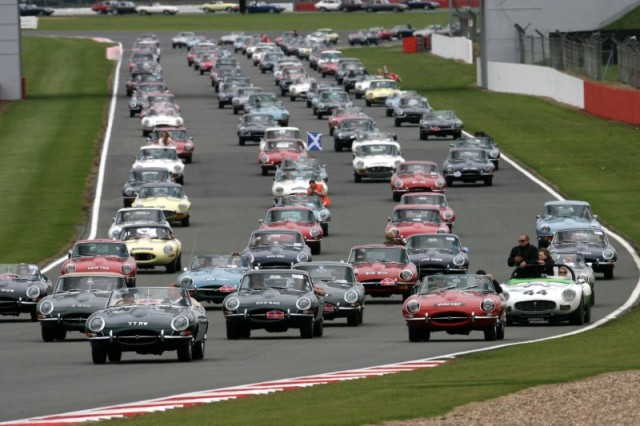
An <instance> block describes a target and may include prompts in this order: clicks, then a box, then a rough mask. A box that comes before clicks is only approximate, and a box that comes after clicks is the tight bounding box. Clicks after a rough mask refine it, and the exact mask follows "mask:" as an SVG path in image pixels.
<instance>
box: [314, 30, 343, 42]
mask: <svg viewBox="0 0 640 426" xmlns="http://www.w3.org/2000/svg"><path fill="white" fill-rule="evenodd" d="M316 31H317V32H319V33H324V34H326V37H327V40H328V41H329V43H333V44H338V41H339V40H340V34H338V33H337V31H335V30H332V29H331V28H318V29H317V30H316Z"/></svg>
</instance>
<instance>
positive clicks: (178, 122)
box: [176, 118, 184, 126]
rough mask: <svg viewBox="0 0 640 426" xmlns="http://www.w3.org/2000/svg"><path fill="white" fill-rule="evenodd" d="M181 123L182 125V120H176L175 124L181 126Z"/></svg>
mask: <svg viewBox="0 0 640 426" xmlns="http://www.w3.org/2000/svg"><path fill="white" fill-rule="evenodd" d="M182 123H184V120H183V119H182V118H176V124H177V125H178V126H182Z"/></svg>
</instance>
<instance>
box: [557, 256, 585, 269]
mask: <svg viewBox="0 0 640 426" xmlns="http://www.w3.org/2000/svg"><path fill="white" fill-rule="evenodd" d="M551 257H553V260H554V262H555V263H561V264H563V265H569V266H571V267H572V268H586V267H587V263H586V262H585V260H584V256H583V255H582V254H580V253H553V252H552V253H551Z"/></svg>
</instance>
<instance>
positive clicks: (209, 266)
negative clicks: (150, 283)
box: [177, 254, 249, 303]
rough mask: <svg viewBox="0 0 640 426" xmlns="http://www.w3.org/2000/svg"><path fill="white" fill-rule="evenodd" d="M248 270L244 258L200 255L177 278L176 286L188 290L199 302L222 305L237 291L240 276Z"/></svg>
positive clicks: (247, 264) (238, 256)
mask: <svg viewBox="0 0 640 426" xmlns="http://www.w3.org/2000/svg"><path fill="white" fill-rule="evenodd" d="M248 270H249V263H248V261H247V258H246V257H242V256H240V255H239V254H237V255H233V254H232V255H218V254H216V255H200V256H195V257H194V258H193V259H192V260H191V265H189V267H188V268H186V269H185V271H184V272H183V273H182V274H180V275H179V276H178V281H177V282H178V284H179V285H180V286H182V287H184V288H187V289H189V291H190V292H191V293H192V295H193V297H194V298H195V299H196V300H197V301H199V302H213V303H222V301H223V300H224V298H225V297H226V296H228V295H229V294H231V293H235V292H236V291H238V286H239V285H240V279H241V278H242V274H244V273H245V272H246V271H248Z"/></svg>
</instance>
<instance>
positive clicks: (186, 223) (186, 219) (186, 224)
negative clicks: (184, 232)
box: [180, 216, 190, 227]
mask: <svg viewBox="0 0 640 426" xmlns="http://www.w3.org/2000/svg"><path fill="white" fill-rule="evenodd" d="M189 219H190V216H187V217H185V218H184V219H181V220H180V223H182V226H185V227H186V226H189Z"/></svg>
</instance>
